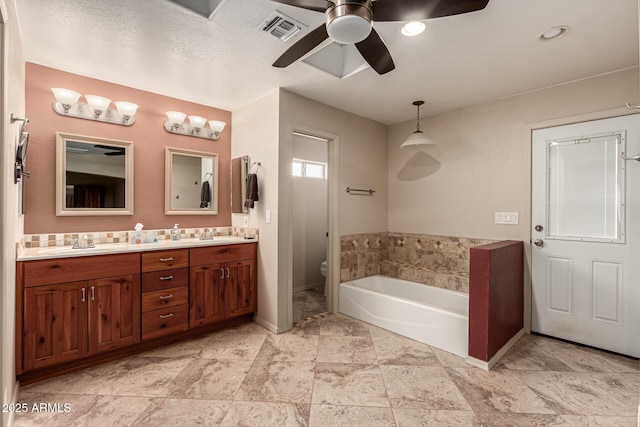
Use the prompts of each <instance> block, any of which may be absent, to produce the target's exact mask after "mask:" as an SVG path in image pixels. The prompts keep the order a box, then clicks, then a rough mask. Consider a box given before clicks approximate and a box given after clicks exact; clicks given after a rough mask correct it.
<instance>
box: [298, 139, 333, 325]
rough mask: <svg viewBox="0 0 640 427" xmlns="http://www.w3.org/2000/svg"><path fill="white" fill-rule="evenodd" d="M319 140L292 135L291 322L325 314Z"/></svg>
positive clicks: (324, 199) (324, 148)
mask: <svg viewBox="0 0 640 427" xmlns="http://www.w3.org/2000/svg"><path fill="white" fill-rule="evenodd" d="M328 143H329V141H328V140H327V139H325V138H322V137H317V136H314V135H311V134H307V133H302V132H298V131H294V132H293V139H292V146H291V154H292V160H291V227H292V249H293V251H292V275H291V277H292V287H293V292H292V295H293V300H292V321H293V323H297V322H300V321H302V320H304V319H307V318H309V317H313V316H316V315H319V314H322V313H325V312H326V311H327V289H326V285H325V284H326V282H327V280H326V277H327V274H328V273H327V265H328V263H327V260H328V256H327V255H328V249H329V241H328V240H329V239H328V238H329V232H328V218H329V216H328V176H329V175H328V172H329V166H328V148H329V144H328Z"/></svg>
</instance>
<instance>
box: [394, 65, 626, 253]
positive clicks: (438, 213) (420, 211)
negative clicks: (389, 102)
mask: <svg viewBox="0 0 640 427" xmlns="http://www.w3.org/2000/svg"><path fill="white" fill-rule="evenodd" d="M637 99H638V70H637V68H636V69H630V70H626V71H621V72H617V73H613V74H608V75H604V76H599V77H594V78H590V79H585V80H581V81H578V82H573V83H569V84H564V85H561V86H556V87H551V88H547V89H543V90H538V91H535V92H530V93H527V94H523V95H519V96H514V97H510V98H506V99H502V100H497V101H494V102H491V103H487V104H483V105H478V106H474V107H469V108H465V109H461V110H457V111H452V112H449V113H444V114H439V115H436V116H431V117H428V118H424V119H422V120H421V121H420V125H421V129H422V130H423V131H424V132H425V133H427V134H428V135H429V136H430V137H431V138H432V139H433V140H434V141H435V142H436V143H437V146H435V147H427V148H425V149H422V150H418V151H416V150H411V149H400V148H399V145H400V144H401V143H402V141H403V140H404V138H406V136H407V135H409V134H410V133H411V132H412V131H413V130H415V121H409V122H405V123H400V124H397V125H393V126H391V127H390V129H389V231H395V232H407V233H426V234H438V235H449V236H460V237H479V238H486V239H516V240H527V241H528V238H529V237H528V236H529V224H528V222H527V220H528V216H529V212H528V209H529V208H528V205H529V199H530V190H529V188H528V182H529V176H528V174H529V170H528V165H529V163H530V151H529V150H530V147H528V146H527V144H526V133H525V125H526V124H531V123H534V122H541V121H547V120H551V119H559V118H562V117H569V116H576V115H581V114H586V113H590V112H596V111H603V110H609V109H614V108H618V107H621V106H623V105H624V103H625V102H627V101H631V102H635V101H637ZM495 211H517V212H519V214H520V223H519V224H518V225H496V224H494V212H495Z"/></svg>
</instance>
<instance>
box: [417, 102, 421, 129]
mask: <svg viewBox="0 0 640 427" xmlns="http://www.w3.org/2000/svg"><path fill="white" fill-rule="evenodd" d="M417 107H418V112H417V113H416V132H420V104H418V105H417Z"/></svg>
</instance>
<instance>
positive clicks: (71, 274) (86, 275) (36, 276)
mask: <svg viewBox="0 0 640 427" xmlns="http://www.w3.org/2000/svg"><path fill="white" fill-rule="evenodd" d="M18 268H22V280H23V283H24V286H25V287H30V286H39V285H50V284H55V283H69V282H77V281H80V280H89V279H95V278H98V277H113V276H122V275H126V274H137V273H139V272H140V254H139V253H133V254H115V255H95V256H81V257H71V258H57V259H47V260H37V261H23V262H20V263H19V264H18Z"/></svg>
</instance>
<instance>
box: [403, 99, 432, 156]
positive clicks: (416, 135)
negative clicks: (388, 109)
mask: <svg viewBox="0 0 640 427" xmlns="http://www.w3.org/2000/svg"><path fill="white" fill-rule="evenodd" d="M422 104H424V101H414V102H413V105H415V106H416V107H417V109H418V112H417V116H416V131H415V132H413V133H412V134H411V135H409V136H408V137H407V139H405V141H404V142H403V143H402V144H400V148H408V147H416V146H420V145H436V143H435V142H433V140H432V139H431V138H429V137H428V136H427V135H426V134H425V133H424V132H422V131H421V130H420V106H421V105H422Z"/></svg>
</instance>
